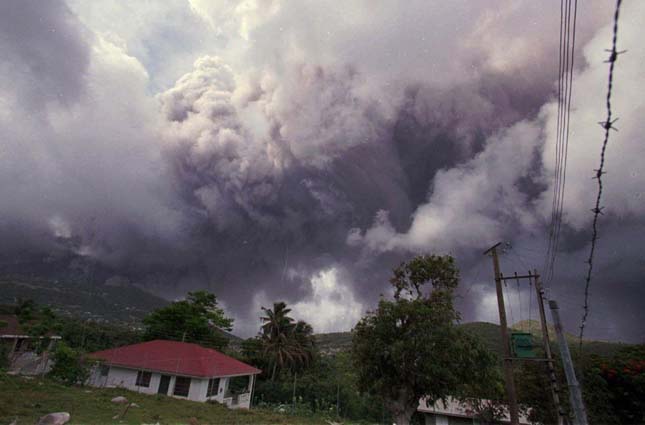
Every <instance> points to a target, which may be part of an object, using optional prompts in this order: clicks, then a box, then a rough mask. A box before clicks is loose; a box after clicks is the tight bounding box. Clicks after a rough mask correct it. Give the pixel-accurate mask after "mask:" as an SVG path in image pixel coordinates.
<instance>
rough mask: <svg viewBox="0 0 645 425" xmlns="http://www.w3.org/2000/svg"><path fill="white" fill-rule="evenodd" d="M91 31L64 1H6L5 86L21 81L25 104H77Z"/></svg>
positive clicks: (2, 34) (2, 21) (2, 31)
mask: <svg viewBox="0 0 645 425" xmlns="http://www.w3.org/2000/svg"><path fill="white" fill-rule="evenodd" d="M90 39H91V33H90V32H89V31H86V30H85V29H84V28H83V27H82V26H81V25H80V23H79V21H78V19H77V17H76V16H75V15H74V14H72V13H71V11H70V10H69V8H68V7H67V5H66V4H65V3H64V2H62V1H47V2H40V1H33V0H25V1H22V0H15V1H14V0H7V1H3V2H2V3H1V4H0V56H2V58H3V59H2V63H3V66H2V70H3V75H2V77H1V80H0V81H2V84H20V89H21V90H20V92H21V99H20V100H21V102H23V103H26V104H29V105H31V106H32V107H34V106H39V107H41V106H43V105H44V104H45V103H46V102H49V101H52V100H54V101H58V102H61V103H70V102H74V101H75V100H76V99H78V97H79V96H80V95H81V93H82V91H83V87H84V84H83V81H84V78H83V76H84V73H85V70H86V68H87V66H88V64H89V43H88V40H90Z"/></svg>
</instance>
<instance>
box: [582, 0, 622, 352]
mask: <svg viewBox="0 0 645 425" xmlns="http://www.w3.org/2000/svg"><path fill="white" fill-rule="evenodd" d="M621 3H622V0H617V1H616V11H615V12H614V25H613V36H612V42H611V50H607V52H609V53H610V54H609V59H607V61H606V62H607V63H609V77H608V83H607V98H606V107H607V119H606V120H605V121H601V122H600V123H599V124H600V125H601V126H602V128H603V129H604V130H605V136H604V140H603V142H602V148H601V150H600V165H599V166H598V169H596V170H594V171H595V172H596V174H595V176H594V179H596V180H597V181H598V194H597V196H596V205H595V207H594V208H593V209H592V210H591V211H592V212H593V214H594V216H593V224H592V226H591V228H592V231H591V247H590V248H589V258H588V260H587V265H588V267H587V276H586V278H585V292H584V305H583V314H582V322H581V324H580V335H579V341H578V343H579V346H580V349H582V338H583V336H584V331H585V325H586V323H587V317H588V316H589V285H590V283H591V274H592V271H593V259H594V254H595V252H596V242H597V241H598V218H599V217H600V215H601V214H602V210H603V208H604V207H601V206H600V201H601V198H602V192H603V184H602V175H603V174H605V171H604V169H605V153H606V151H607V144H608V143H609V133H610V131H611V130H615V131H617V129H616V128H614V126H613V125H614V123H615V122H616V121H617V120H618V118H616V119H614V120H613V121H612V111H611V93H612V89H613V86H614V66H615V65H616V59H617V58H618V55H619V54H621V53H625V50H623V51H618V50H617V49H616V45H617V42H618V17H619V14H620V6H621Z"/></svg>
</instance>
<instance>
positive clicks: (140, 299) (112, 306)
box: [0, 276, 168, 322]
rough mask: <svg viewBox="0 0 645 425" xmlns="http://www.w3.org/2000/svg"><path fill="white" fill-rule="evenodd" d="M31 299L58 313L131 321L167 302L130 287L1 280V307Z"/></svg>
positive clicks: (6, 278) (25, 278) (35, 279)
mask: <svg viewBox="0 0 645 425" xmlns="http://www.w3.org/2000/svg"><path fill="white" fill-rule="evenodd" d="M19 299H32V300H34V301H35V302H36V303H37V304H40V305H46V306H49V307H51V308H52V309H53V310H54V311H56V312H57V313H60V314H63V315H69V316H75V317H78V318H81V319H94V320H97V321H118V322H133V321H139V320H141V319H142V318H143V317H144V316H145V315H146V314H147V313H149V312H150V311H152V310H154V309H156V308H159V307H163V306H165V305H167V304H168V301H166V300H164V299H162V298H160V297H157V296H155V295H153V294H150V293H148V292H145V291H143V290H141V289H139V288H137V287H136V286H133V285H119V284H108V285H100V284H99V285H97V284H92V283H86V282H74V281H67V280H45V279H38V278H28V277H21V276H3V277H0V304H15V303H16V302H17V300H19Z"/></svg>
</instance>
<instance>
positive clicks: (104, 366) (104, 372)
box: [101, 364, 138, 378]
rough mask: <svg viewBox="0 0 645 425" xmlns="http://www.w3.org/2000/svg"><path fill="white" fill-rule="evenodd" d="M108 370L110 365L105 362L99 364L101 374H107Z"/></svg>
mask: <svg viewBox="0 0 645 425" xmlns="http://www.w3.org/2000/svg"><path fill="white" fill-rule="evenodd" d="M109 372H110V366H108V365H106V364H102V365H101V376H108V373H109ZM137 378H138V377H137Z"/></svg>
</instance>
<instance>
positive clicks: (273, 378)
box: [271, 363, 278, 382]
mask: <svg viewBox="0 0 645 425" xmlns="http://www.w3.org/2000/svg"><path fill="white" fill-rule="evenodd" d="M277 367H278V363H273V372H271V382H273V381H274V380H275V370H276V368H277Z"/></svg>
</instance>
